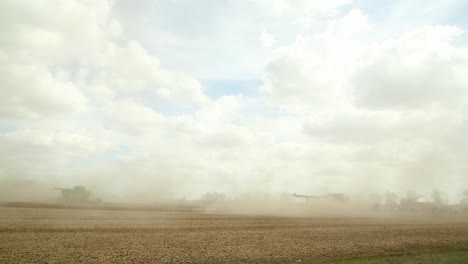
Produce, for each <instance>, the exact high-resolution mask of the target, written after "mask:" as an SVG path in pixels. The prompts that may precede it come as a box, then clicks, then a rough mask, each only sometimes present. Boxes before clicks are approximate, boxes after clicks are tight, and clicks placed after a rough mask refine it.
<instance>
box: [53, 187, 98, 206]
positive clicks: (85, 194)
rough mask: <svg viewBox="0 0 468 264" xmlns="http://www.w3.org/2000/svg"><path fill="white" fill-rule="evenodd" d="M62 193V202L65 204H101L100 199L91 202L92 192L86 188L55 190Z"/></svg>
mask: <svg viewBox="0 0 468 264" xmlns="http://www.w3.org/2000/svg"><path fill="white" fill-rule="evenodd" d="M55 189H56V190H59V191H61V192H62V197H61V198H62V201H63V202H65V203H80V204H91V203H92V204H96V203H99V202H101V201H100V200H99V199H96V200H90V197H91V191H88V190H86V187H84V186H75V187H73V188H55Z"/></svg>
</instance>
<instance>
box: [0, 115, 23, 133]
mask: <svg viewBox="0 0 468 264" xmlns="http://www.w3.org/2000/svg"><path fill="white" fill-rule="evenodd" d="M21 127H22V125H21V122H20V121H17V120H13V119H6V118H5V119H3V120H2V121H0V134H1V133H10V132H15V131H18V130H20V129H21Z"/></svg>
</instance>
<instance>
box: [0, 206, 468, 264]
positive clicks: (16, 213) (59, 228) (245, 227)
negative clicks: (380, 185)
mask: <svg viewBox="0 0 468 264" xmlns="http://www.w3.org/2000/svg"><path fill="white" fill-rule="evenodd" d="M467 246H468V221H467V220H466V219H465V220H464V219H461V218H453V217H452V218H446V217H445V218H441V217H438V218H435V217H429V218H422V217H419V218H411V219H410V218H407V217H406V218H288V217H266V216H240V215H219V214H202V213H187V212H183V213H177V212H170V213H169V212H166V213H165V212H154V211H149V212H148V211H146V212H144V211H100V210H71V209H41V208H2V207H0V263H298V262H302V263H304V262H308V261H313V260H323V259H336V258H346V257H352V256H367V255H382V254H396V253H407V252H420V251H432V250H444V249H448V248H455V247H467Z"/></svg>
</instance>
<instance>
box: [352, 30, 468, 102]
mask: <svg viewBox="0 0 468 264" xmlns="http://www.w3.org/2000/svg"><path fill="white" fill-rule="evenodd" d="M461 33H462V31H461V30H460V29H458V28H455V27H448V26H445V27H443V26H427V27H423V28H419V29H415V30H413V31H411V32H408V33H406V34H404V35H403V36H401V37H399V38H397V39H392V40H387V41H385V42H384V43H382V44H380V45H379V46H378V47H374V49H372V50H371V51H369V53H368V54H367V55H366V56H364V58H363V64H364V65H363V66H362V67H360V68H359V69H358V70H357V71H356V73H355V74H354V76H353V80H352V85H353V87H354V89H355V98H356V102H357V104H358V105H361V106H364V107H369V108H377V109H378V108H419V107H421V106H425V105H429V104H432V105H433V104H453V103H455V102H457V101H458V102H459V101H460V100H463V99H464V97H465V96H466V92H467V91H468V86H467V77H466V76H468V75H467V73H468V63H467V62H468V60H467V59H468V57H467V55H468V53H467V50H466V48H458V47H456V46H454V45H453V44H452V41H453V40H454V39H455V38H456V37H457V36H459V35H460V34H461Z"/></svg>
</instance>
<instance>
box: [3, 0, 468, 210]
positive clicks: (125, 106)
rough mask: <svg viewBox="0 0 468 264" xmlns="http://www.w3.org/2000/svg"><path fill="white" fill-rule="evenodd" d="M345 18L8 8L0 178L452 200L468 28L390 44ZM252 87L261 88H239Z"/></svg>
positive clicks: (237, 5)
mask: <svg viewBox="0 0 468 264" xmlns="http://www.w3.org/2000/svg"><path fill="white" fill-rule="evenodd" d="M353 4H354V3H353V2H352V1H346V0H337V1H286V0H278V1H263V0H258V1H257V0H253V1H243V2H240V1H224V2H222V3H221V2H216V3H214V2H209V1H208V2H203V3H196V4H194V3H189V2H180V3H179V2H177V3H175V2H173V1H170V2H165V1H156V2H152V1H146V2H141V3H140V2H139V4H138V5H135V6H132V9H130V8H129V7H128V4H125V2H122V1H105V0H101V1H79V0H73V1H34V2H31V1H2V2H1V3H0V10H2V11H1V12H2V14H4V15H2V16H0V22H1V23H0V28H1V30H0V71H1V72H2V74H1V76H0V86H1V89H0V118H1V120H0V145H1V146H2V148H1V150H0V154H1V155H0V157H1V158H0V180H1V178H8V179H12V178H13V179H31V180H48V181H49V182H54V184H58V185H76V184H84V185H89V186H92V187H93V188H95V190H96V191H97V192H102V193H103V194H105V195H106V197H109V198H112V199H124V197H132V198H133V199H134V201H143V200H144V198H145V197H146V198H148V199H147V201H149V200H151V201H154V200H155V199H160V198H162V197H170V196H171V195H172V198H174V196H177V195H180V196H182V195H185V194H187V195H189V196H190V195H192V197H193V198H195V197H196V195H200V194H202V193H204V192H207V191H219V192H230V193H236V192H237V193H239V192H242V191H245V190H250V191H261V192H266V191H275V192H283V191H286V192H287V191H289V192H298V193H299V192H306V193H311V192H315V193H321V192H328V191H330V192H333V191H335V192H337V191H343V192H347V191H353V190H364V191H365V190H366V189H367V190H368V189H369V186H368V185H369V184H371V185H372V186H373V187H374V188H375V190H376V191H379V190H380V191H385V190H387V189H392V188H395V189H396V190H398V191H402V192H404V191H406V190H407V189H408V188H411V189H412V188H415V189H418V188H420V190H422V191H424V190H430V189H431V188H432V187H434V186H435V185H440V186H442V187H446V188H450V189H452V190H455V189H456V188H457V186H456V185H457V184H456V183H457V181H458V182H460V181H461V180H466V179H465V178H466V176H464V175H466V172H468V166H467V165H465V163H466V162H465V161H466V158H467V157H468V152H467V150H466V149H467V146H468V141H467V140H466V136H465V134H466V133H467V132H468V119H467V118H466V116H467V115H466V114H467V108H466V106H467V98H466V95H467V94H466V91H467V89H468V87H466V84H467V83H468V82H467V81H468V80H467V79H466V78H467V77H466V76H468V64H467V61H468V57H467V56H468V52H467V49H466V45H464V44H463V34H464V31H463V29H462V27H461V26H458V27H456V26H423V27H417V28H413V29H411V30H406V28H404V29H402V30H401V31H399V32H400V33H398V34H396V33H395V32H393V31H392V34H390V33H388V34H387V32H385V31H384V30H382V28H385V27H383V26H382V24H379V23H381V22H379V21H380V20H379V21H372V19H374V18H375V14H368V13H367V12H368V10H360V9H358V8H354V6H353ZM351 6H352V7H351ZM156 7H157V8H156ZM344 7H350V8H344ZM187 8H192V9H191V10H194V12H190V13H183V14H184V15H183V17H181V15H180V14H182V12H180V10H181V9H187ZM345 10H347V11H345ZM195 11H196V12H195ZM369 12H371V11H369ZM371 18H372V19H371ZM187 21H189V23H188V22H187ZM187 25H188V26H187ZM226 79H228V80H229V83H230V84H231V86H228V85H226V87H224V86H223V87H209V88H208V89H207V88H206V87H205V85H204V84H205V83H209V81H210V80H226ZM246 79H248V80H254V81H253V82H252V83H261V84H260V85H259V86H260V87H248V91H243V90H242V89H237V85H240V83H242V82H243V81H245V80H246ZM205 81H207V82H205ZM218 83H226V82H218ZM233 87H234V88H233ZM210 89H219V91H218V90H217V92H218V94H221V95H220V96H216V97H210V96H209V94H210ZM256 89H259V92H258V93H257V91H256ZM241 90H242V91H241ZM207 91H208V92H207ZM225 91H226V92H225ZM224 92H225V94H224ZM236 93H239V94H236ZM233 94H236V95H233ZM364 186H366V187H364ZM155 193H157V194H155Z"/></svg>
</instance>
